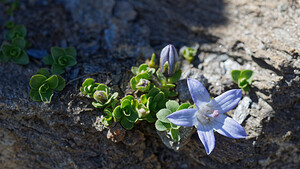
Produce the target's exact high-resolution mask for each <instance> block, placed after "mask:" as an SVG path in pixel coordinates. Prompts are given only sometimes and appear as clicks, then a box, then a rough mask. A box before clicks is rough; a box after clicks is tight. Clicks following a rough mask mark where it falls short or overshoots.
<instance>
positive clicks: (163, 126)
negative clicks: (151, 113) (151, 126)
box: [155, 120, 171, 131]
mask: <svg viewBox="0 0 300 169" xmlns="http://www.w3.org/2000/svg"><path fill="white" fill-rule="evenodd" d="M155 128H156V130H158V131H166V130H169V129H170V128H171V126H170V124H169V123H164V122H162V121H160V120H156V122H155Z"/></svg>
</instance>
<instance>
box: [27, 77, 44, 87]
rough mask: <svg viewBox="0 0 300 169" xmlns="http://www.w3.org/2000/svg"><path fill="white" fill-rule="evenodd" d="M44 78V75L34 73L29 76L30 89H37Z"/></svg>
mask: <svg viewBox="0 0 300 169" xmlns="http://www.w3.org/2000/svg"><path fill="white" fill-rule="evenodd" d="M46 79H47V78H46V77H45V76H44V75H34V76H32V77H31V78H30V82H29V85H30V87H31V88H32V89H36V90H38V89H39V88H40V87H41V86H42V84H43V83H44V81H45V80H46Z"/></svg>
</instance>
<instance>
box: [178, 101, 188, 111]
mask: <svg viewBox="0 0 300 169" xmlns="http://www.w3.org/2000/svg"><path fill="white" fill-rule="evenodd" d="M190 106H191V104H190V103H183V104H181V105H180V106H179V107H178V109H177V110H176V111H179V110H182V109H187V108H189V107H190Z"/></svg>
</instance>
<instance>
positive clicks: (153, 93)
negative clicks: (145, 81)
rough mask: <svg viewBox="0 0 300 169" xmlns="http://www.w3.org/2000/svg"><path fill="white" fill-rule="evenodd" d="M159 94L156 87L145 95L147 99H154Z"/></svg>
mask: <svg viewBox="0 0 300 169" xmlns="http://www.w3.org/2000/svg"><path fill="white" fill-rule="evenodd" d="M158 93H159V89H158V88H157V87H153V88H152V89H151V90H150V91H149V92H148V94H147V96H148V97H151V96H152V97H154V96H155V95H157V94H158Z"/></svg>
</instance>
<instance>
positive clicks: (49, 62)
mask: <svg viewBox="0 0 300 169" xmlns="http://www.w3.org/2000/svg"><path fill="white" fill-rule="evenodd" d="M42 61H43V62H44V63H45V64H46V65H52V64H53V63H54V61H53V58H52V56H51V55H47V56H45V57H44V58H43V59H42Z"/></svg>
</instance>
